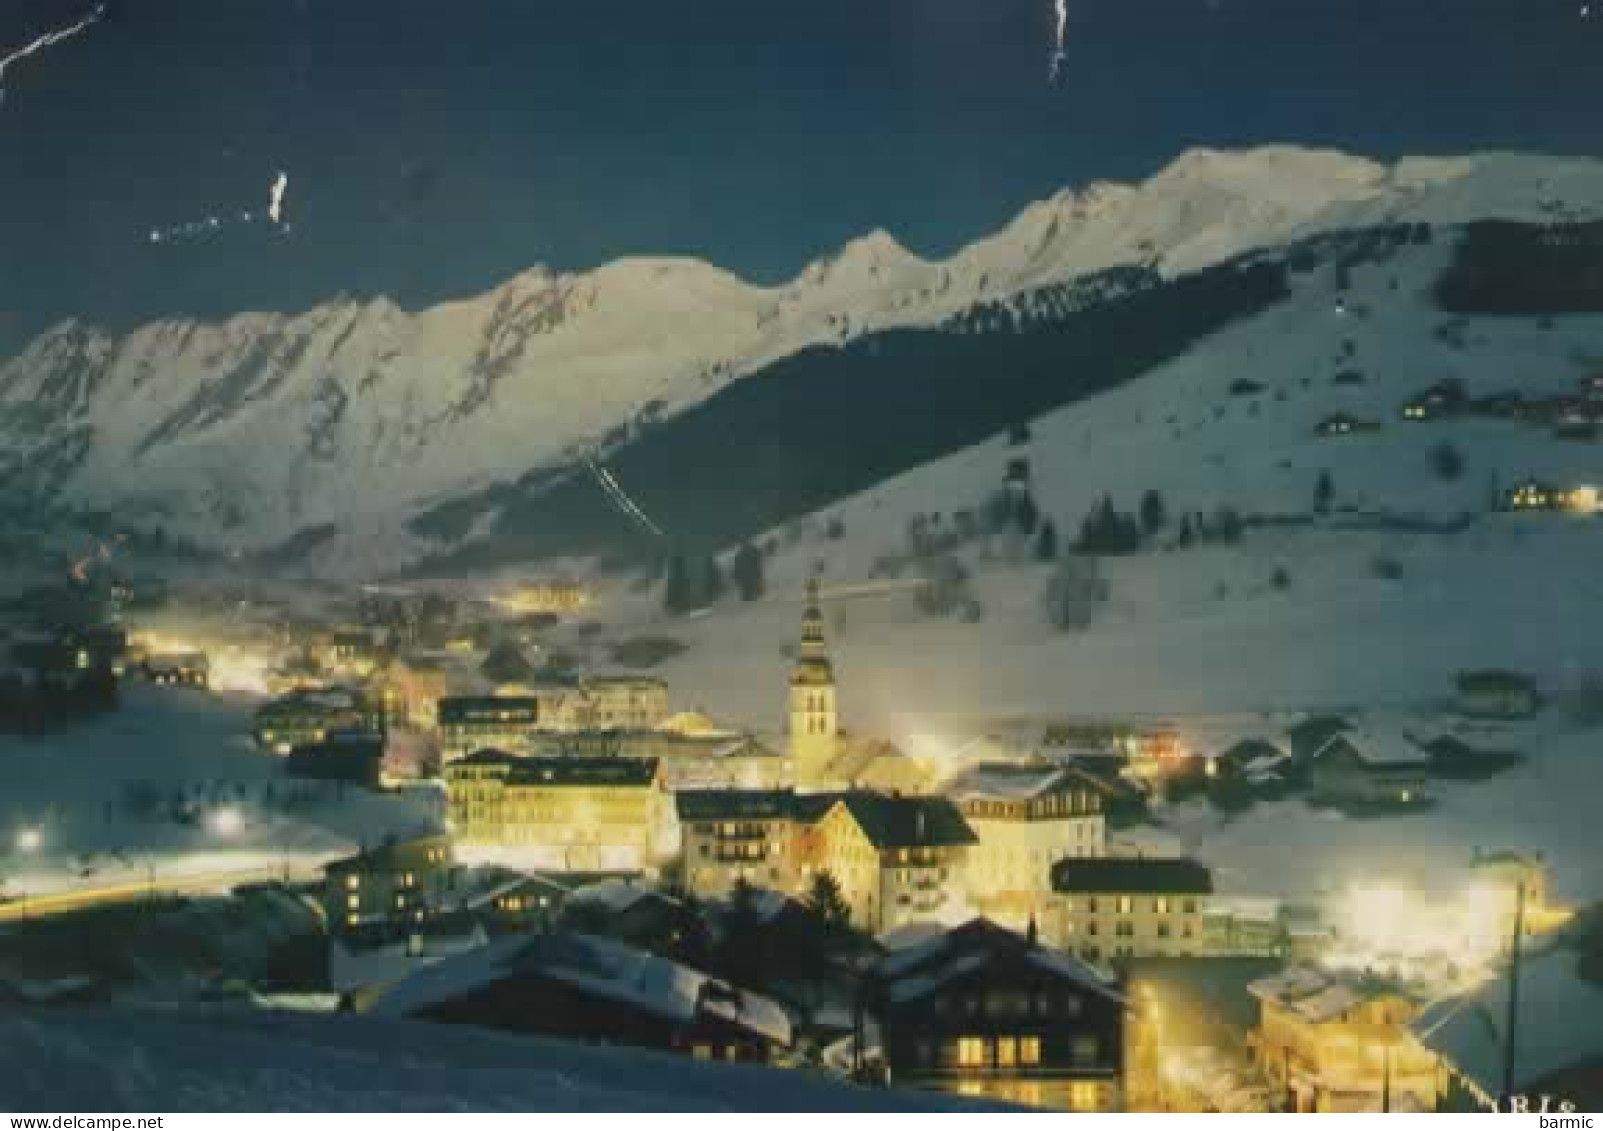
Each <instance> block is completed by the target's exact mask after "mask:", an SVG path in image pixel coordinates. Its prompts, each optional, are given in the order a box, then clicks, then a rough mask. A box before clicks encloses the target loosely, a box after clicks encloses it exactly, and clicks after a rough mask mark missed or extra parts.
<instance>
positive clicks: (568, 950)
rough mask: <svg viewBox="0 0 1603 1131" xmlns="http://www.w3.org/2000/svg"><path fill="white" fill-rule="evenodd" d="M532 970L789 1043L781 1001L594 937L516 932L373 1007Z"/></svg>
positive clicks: (409, 1008)
mask: <svg viewBox="0 0 1603 1131" xmlns="http://www.w3.org/2000/svg"><path fill="white" fill-rule="evenodd" d="M524 975H530V976H537V977H542V978H548V979H551V980H554V981H559V982H562V983H564V984H566V985H569V986H572V987H574V988H576V989H580V990H584V991H586V992H588V993H592V994H595V995H597V996H600V997H605V998H608V999H610V1000H612V1001H617V1002H621V1003H625V1004H628V1005H633V1006H636V1007H638V1008H640V1009H644V1010H647V1011H649V1012H652V1013H655V1014H657V1015H658V1016H661V1017H664V1018H667V1019H668V1020H671V1021H675V1022H679V1023H682V1024H690V1023H692V1022H694V1021H695V1020H696V1018H697V1017H698V1016H700V1015H701V1014H703V1013H706V1014H711V1015H713V1016H716V1017H719V1018H722V1019H723V1020H726V1021H729V1022H730V1023H732V1024H736V1025H739V1026H742V1027H744V1028H746V1029H748V1030H750V1031H752V1032H753V1033H756V1034H759V1035H761V1036H763V1037H765V1038H767V1039H768V1040H771V1041H773V1042H775V1043H776V1044H789V1043H790V1039H791V1026H790V1016H789V1015H788V1014H787V1013H786V1012H785V1011H784V1009H783V1008H782V1007H781V1006H779V1005H778V1004H777V1003H775V1002H773V1001H771V1000H769V999H768V998H765V997H762V996H760V995H758V994H753V993H750V992H748V991H745V990H740V989H736V988H735V987H732V986H728V985H726V984H724V983H722V982H718V981H716V980H715V979H713V978H710V977H709V976H708V975H706V974H703V973H701V972H700V971H699V970H694V969H691V968H690V967H688V966H682V965H680V964H679V963H677V962H672V961H669V960H668V959H666V958H659V957H657V956H656V955H653V954H647V953H645V952H644V951H639V950H635V949H633V948H631V947H627V946H624V945H623V944H622V943H617V942H614V941H612V940H610V939H602V938H597V937H594V936H591V935H535V936H533V937H518V936H514V937H511V938H508V939H504V940H502V941H500V942H497V943H492V944H490V945H489V946H487V947H482V948H480V949H478V950H475V951H473V952H471V953H468V954H464V955H461V956H459V957H457V958H453V959H447V960H445V961H443V962H440V963H438V964H436V965H434V966H430V967H427V968H425V969H423V970H420V971H418V972H417V973H415V974H413V975H412V976H411V977H409V978H407V979H406V980H405V981H404V982H402V983H400V984H399V985H397V986H395V987H394V988H393V989H392V990H390V992H388V993H386V994H385V995H384V996H383V997H381V998H380V999H379V1000H378V1001H377V1002H376V1003H375V1005H374V1008H373V1012H375V1013H378V1014H380V1015H381V1016H386V1017H406V1016H411V1015H414V1014H417V1013H419V1012H421V1011H424V1010H427V1009H428V1008H430V1007H431V1006H435V1005H439V1004H442V1003H444V1002H448V1001H452V1000H455V999H457V998H460V997H464V996H466V995H468V994H471V993H474V992H476V991H478V990H482V989H485V988H487V987H489V986H493V985H495V984H497V983H500V982H504V981H508V980H511V979H514V978H517V977H519V976H524Z"/></svg>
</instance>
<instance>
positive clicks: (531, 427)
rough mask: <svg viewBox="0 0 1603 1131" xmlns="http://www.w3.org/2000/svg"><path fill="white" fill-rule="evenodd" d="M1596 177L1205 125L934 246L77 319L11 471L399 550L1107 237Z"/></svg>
mask: <svg viewBox="0 0 1603 1131" xmlns="http://www.w3.org/2000/svg"><path fill="white" fill-rule="evenodd" d="M1598 200H1603V163H1596V162H1587V161H1568V160H1555V159H1547V158H1537V157H1522V156H1512V155H1487V156H1477V157H1470V158H1461V159H1451V160H1436V159H1432V160H1409V161H1404V162H1401V163H1399V164H1397V165H1395V166H1384V165H1380V164H1376V163H1374V162H1370V161H1366V160H1363V159H1359V158H1355V157H1350V156H1346V155H1343V154H1339V153H1332V152H1325V151H1308V150H1300V149H1291V148H1269V149H1260V150H1254V151H1250V152H1243V153H1220V152H1212V151H1195V152H1192V153H1188V154H1186V155H1185V156H1183V157H1181V158H1180V159H1179V160H1178V161H1176V162H1175V163H1174V164H1173V165H1172V166H1171V167H1170V168H1168V169H1166V170H1164V171H1163V172H1162V173H1160V174H1158V175H1157V176H1156V177H1154V178H1153V179H1151V180H1150V181H1148V182H1147V183H1145V184H1142V185H1139V186H1113V185H1103V184H1098V185H1093V186H1090V187H1089V188H1087V189H1085V190H1083V191H1080V192H1065V193H1062V194H1060V195H1058V196H1056V197H1053V198H1052V199H1050V200H1048V201H1044V202H1041V203H1038V204H1035V205H1032V206H1030V207H1029V208H1027V209H1026V210H1025V211H1024V212H1023V213H1022V214H1021V215H1020V216H1019V217H1017V218H1016V219H1015V220H1014V221H1013V222H1012V223H1011V224H1009V225H1008V226H1007V227H1005V228H1004V229H1003V230H1001V231H1000V232H998V233H997V234H996V235H994V236H991V237H989V238H986V239H983V240H980V241H978V242H977V243H975V244H973V245H972V246H970V247H968V248H966V249H964V250H962V251H960V252H958V253H957V254H956V255H954V256H953V257H952V258H951V259H949V260H947V261H945V262H939V263H932V262H926V261H923V260H921V259H919V258H917V257H916V256H914V255H912V254H911V253H909V252H907V251H906V250H905V249H903V248H901V247H900V246H899V245H898V244H897V243H896V242H895V240H894V239H893V238H892V237H890V236H889V235H887V234H886V233H884V232H876V233H873V234H871V235H869V236H866V237H864V238H862V239H859V240H857V241H854V242H853V243H851V244H848V245H847V246H846V247H845V248H843V249H842V250H841V251H840V252H839V253H838V254H836V255H834V256H832V257H829V258H827V259H824V260H820V261H819V262H817V263H814V264H812V265H811V266H809V267H808V268H806V269H805V270H804V271H803V272H802V273H801V274H800V275H799V276H798V277H797V278H796V279H795V280H793V281H792V282H790V283H788V284H786V285H783V286H780V287H774V288H762V287H756V286H752V285H750V284H748V283H745V282H743V281H742V280H740V279H737V278H735V277H733V276H731V275H729V274H727V273H726V272H723V271H721V270H719V269H717V268H716V267H713V266H711V265H708V264H705V263H701V262H697V261H693V260H662V259H631V260H624V261H620V262H617V263H613V264H609V265H607V266H604V267H601V268H599V269H597V270H595V271H592V272H588V273H583V274H558V273H554V272H551V271H548V270H545V269H538V268H537V269H534V270H531V271H529V272H526V273H524V274H522V275H520V276H518V277H517V278H515V279H512V280H510V281H509V282H507V283H506V284H504V285H503V286H501V287H499V288H497V289H496V290H494V291H491V292H489V293H487V294H485V295H482V296H480V297H478V298H475V299H471V300H467V301H463V302H457V303H452V304H448V305H445V306H441V307H437V308H434V309H431V310H425V311H419V312H407V311H403V310H400V309H398V308H396V307H395V306H394V305H393V304H391V303H388V302H385V301H382V300H380V301H374V302H365V303H358V302H353V301H348V300H335V301H332V302H330V303H328V304H325V305H323V306H320V307H318V308H316V309H314V310H311V311H308V312H305V313H301V314H294V315H286V314H241V315H239V316H238V317H236V318H233V319H230V320H228V321H225V322H223V323H220V324H202V323H195V322H190V321H182V320H179V321H169V322H163V323H158V324H155V325H150V326H146V327H144V328H142V329H140V330H137V331H135V332H134V333H132V334H129V335H128V336H126V337H122V338H115V337H111V336H108V335H106V334H104V333H101V332H100V331H98V330H96V329H95V328H93V327H89V326H84V325H80V324H77V323H68V324H66V325H63V326H61V327H58V328H57V329H55V330H54V331H52V332H51V333H49V334H46V335H44V336H43V337H41V338H40V339H38V340H36V341H35V342H34V343H32V344H31V345H30V346H29V347H28V348H27V349H26V350H25V351H24V352H23V353H22V354H21V355H19V356H18V357H16V358H14V359H12V360H11V361H10V362H8V363H6V364H4V365H3V366H0V435H4V436H5V439H6V447H7V449H9V455H8V458H7V459H6V461H5V462H6V465H7V467H8V469H9V471H10V473H11V474H12V476H13V477H17V476H20V477H21V478H20V480H18V479H16V478H13V482H18V481H20V482H25V483H27V484H29V486H30V487H31V488H33V489H41V490H45V491H50V490H54V489H56V488H61V489H62V490H63V494H62V495H61V496H60V498H61V499H62V501H70V502H72V503H74V504H78V505H84V506H92V507H99V508H106V509H110V510H115V511H117V512H118V513H120V514H123V515H126V516H128V518H129V520H130V521H133V522H148V523H151V524H158V523H159V524H161V525H164V526H166V527H167V528H168V529H170V530H172V531H175V532H180V533H184V534H186V535H188V536H190V537H193V538H196V539H198V540H200V541H203V542H205V543H207V544H210V545H213V546H226V547H245V548H253V547H263V546H269V545H274V544H276V543H278V542H280V541H282V540H284V539H286V538H288V537H290V536H291V535H293V534H294V533H296V532H297V531H303V530H306V529H308V528H312V527H317V526H320V525H324V524H339V525H340V527H341V530H342V533H343V535H344V542H345V543H346V545H347V546H348V547H351V548H355V547H361V548H363V549H364V550H365V551H366V557H367V558H368V559H371V560H370V562H368V563H367V564H375V563H377V562H385V563H393V562H394V561H395V560H396V558H397V557H405V556H407V555H408V554H410V553H414V552H416V549H417V547H416V546H415V545H413V544H411V542H410V540H409V538H408V537H407V536H406V535H405V534H404V533H403V521H404V519H405V518H406V517H407V516H408V515H409V514H411V513H412V512H414V511H415V510H416V509H417V508H419V507H421V506H423V505H425V504H427V503H430V502H436V501H439V500H442V499H448V498H451V497H454V496H457V495H460V494H462V493H464V492H467V491H470V490H473V489H475V488H479V487H483V486H486V485H488V484H492V483H496V482H503V481H510V480H513V479H516V478H517V477H519V476H522V475H524V474H526V473H527V472H529V471H530V470H531V469H538V468H540V467H543V466H547V465H550V464H552V463H554V462H558V461H561V460H563V458H564V457H565V456H570V455H571V454H572V453H573V452H574V451H575V450H576V449H579V448H582V447H588V446H590V445H594V444H597V443H604V442H606V441H607V440H608V439H609V438H610V439H612V440H614V441H616V440H618V439H620V438H622V436H623V435H624V432H623V429H624V428H625V426H628V425H630V424H631V423H638V422H640V421H649V420H652V419H657V418H660V417H663V416H667V415H671V414H672V413H674V412H675V411H677V410H680V409H682V408H684V407H686V406H689V405H691V404H695V403H697V402H699V401H701V400H702V399H704V398H706V397H707V396H709V395H711V394H712V393H715V392H717V391H718V390H719V389H720V388H723V387H724V386H725V385H727V384H728V383H729V382H730V381H733V380H736V379H738V378H739V377H741V376H742V375H744V374H747V373H750V372H752V371H754V370H756V369H758V368H760V367H761V366H763V365H765V364H767V363H769V362H771V361H773V360H775V359H779V358H783V357H787V356H790V355H792V354H794V353H796V352H797V351H798V350H800V349H802V348H804V347H806V346H809V345H815V344H820V343H830V342H840V341H843V340H846V339H850V338H853V337H855V336H858V335H860V334H862V333H864V332H868V331H872V330H878V329H884V328H888V327H898V326H926V325H932V324H937V323H939V322H941V321H942V320H944V319H946V318H948V317H950V316H952V315H955V314H957V313H959V312H962V311H964V310H967V309H969V308H970V307H972V306H973V305H974V304H976V303H977V302H981V301H987V300H996V299H1007V298H1008V297H1009V296H1012V295H1015V294H1018V293H1020V292H1022V291H1025V290H1027V289H1029V288H1032V287H1038V286H1041V285H1043V284H1048V283H1053V282H1060V281H1064V280H1068V279H1072V278H1076V277H1079V276H1083V275H1087V274H1089V273H1093V272H1096V271H1100V270H1103V269H1106V268H1109V267H1113V266H1116V265H1125V264H1142V265H1146V266H1149V267H1152V268H1156V269H1157V270H1158V271H1160V272H1161V273H1163V274H1165V275H1170V276H1173V275H1179V274H1184V273H1186V272H1190V271H1194V270H1197V269H1199V268H1201V267H1204V266H1207V265H1209V264H1212V263H1216V262H1219V261H1221V260H1223V259H1225V258H1227V257H1229V256H1232V255H1235V254H1238V253H1240V252H1243V251H1246V250H1250V249H1255V248H1261V247H1268V246H1274V245H1278V244H1281V243H1284V242H1286V241H1288V240H1290V239H1293V238H1295V237H1298V236H1301V235H1306V234H1308V233H1312V232H1319V231H1326V230H1337V229H1342V230H1345V229H1352V228H1361V227H1365V226H1369V225H1373V224H1377V223H1383V222H1391V221H1397V220H1404V221H1425V222H1430V223H1433V224H1453V223H1460V222H1465V221H1469V220H1474V219H1478V218H1485V217H1509V218H1519V219H1525V220H1533V221H1535V220H1548V219H1554V218H1559V217H1566V216H1573V215H1577V214H1588V213H1589V212H1590V211H1591V210H1592V209H1593V208H1594V207H1595V202H1596V201H1598Z"/></svg>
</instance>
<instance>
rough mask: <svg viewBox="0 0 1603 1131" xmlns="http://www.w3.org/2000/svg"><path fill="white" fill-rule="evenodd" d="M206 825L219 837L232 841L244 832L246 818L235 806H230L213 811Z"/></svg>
mask: <svg viewBox="0 0 1603 1131" xmlns="http://www.w3.org/2000/svg"><path fill="white" fill-rule="evenodd" d="M206 824H207V827H209V828H210V829H211V831H212V832H213V833H215V834H216V835H217V836H220V837H225V838H228V839H232V838H233V837H236V836H238V835H239V834H240V833H241V832H243V831H244V829H245V816H244V814H243V813H241V812H240V811H239V810H238V809H235V808H234V807H233V806H228V807H226V808H222V809H215V810H213V811H212V814H211V816H210V817H209V818H207V821H206Z"/></svg>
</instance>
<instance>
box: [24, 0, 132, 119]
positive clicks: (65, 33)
mask: <svg viewBox="0 0 1603 1131" xmlns="http://www.w3.org/2000/svg"><path fill="white" fill-rule="evenodd" d="M105 15H106V5H105V4H103V3H102V4H96V5H95V6H94V9H93V10H92V11H91V12H90V13H89V14H88V15H87V16H85V17H84V18H83V19H81V20H79V21H78V22H77V23H75V24H69V25H67V26H66V27H63V28H57V29H56V30H55V31H49V32H46V33H45V34H44V35H41V36H40V37H39V38H37V39H35V40H34V41H33V42H32V43H28V44H25V45H24V46H22V47H19V48H17V49H16V50H15V51H13V52H12V53H11V54H9V55H7V56H5V57H4V58H0V106H4V105H5V101H6V71H7V70H8V69H9V68H10V67H12V66H13V65H15V64H17V63H20V62H22V61H23V60H24V59H27V58H29V57H30V56H33V55H37V54H39V52H41V51H45V50H48V49H49V48H52V47H54V46H56V44H58V43H65V42H66V41H67V40H69V39H72V38H74V37H76V36H79V35H82V34H83V33H84V32H86V31H88V30H89V29H90V28H92V27H94V26H95V25H96V24H98V23H99V22H100V21H101V20H102V19H103V18H105Z"/></svg>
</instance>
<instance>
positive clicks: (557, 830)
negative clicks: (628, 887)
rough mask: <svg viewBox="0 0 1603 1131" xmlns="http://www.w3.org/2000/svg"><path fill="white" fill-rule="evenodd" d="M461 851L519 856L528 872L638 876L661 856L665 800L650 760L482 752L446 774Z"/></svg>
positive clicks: (658, 768)
mask: <svg viewBox="0 0 1603 1131" xmlns="http://www.w3.org/2000/svg"><path fill="white" fill-rule="evenodd" d="M445 781H446V791H447V796H448V798H449V802H448V808H449V813H450V820H451V827H452V829H453V830H454V831H455V833H456V836H457V839H458V840H459V841H460V842H461V843H464V844H475V845H495V846H499V847H503V848H513V849H517V850H519V853H520V855H521V856H522V857H524V858H526V859H527V860H528V862H529V864H530V866H532V867H540V868H546V869H550V870H552V871H567V872H597V871H643V870H646V869H648V868H652V867H654V866H655V864H656V862H657V860H658V858H659V856H660V846H661V839H662V837H663V835H664V822H665V819H666V817H667V811H666V807H667V796H666V794H665V792H664V789H663V781H662V772H661V764H660V763H659V762H658V761H657V760H656V759H650V758H578V757H574V758H529V757H519V756H517V755H513V754H507V753H503V752H501V751H496V750H481V751H478V752H477V753H474V754H470V755H468V756H467V757H465V758H462V759H459V760H457V761H455V762H451V763H449V764H448V765H447V766H446V767H445Z"/></svg>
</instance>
